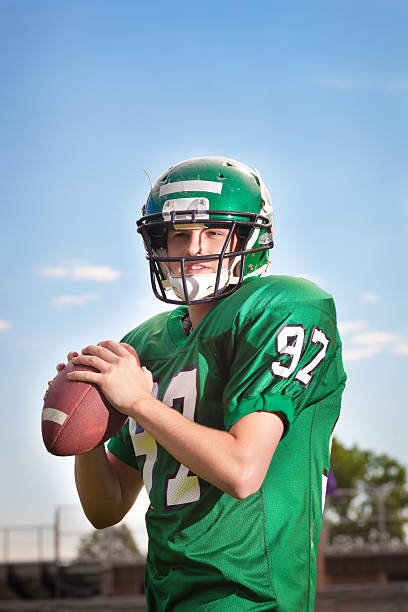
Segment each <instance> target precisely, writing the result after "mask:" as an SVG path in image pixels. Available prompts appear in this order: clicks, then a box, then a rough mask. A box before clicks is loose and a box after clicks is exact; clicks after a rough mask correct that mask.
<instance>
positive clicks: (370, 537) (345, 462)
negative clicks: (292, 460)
mask: <svg viewBox="0 0 408 612" xmlns="http://www.w3.org/2000/svg"><path fill="white" fill-rule="evenodd" d="M331 465H332V471H333V475H334V478H335V481H336V491H337V494H336V495H334V496H330V497H329V498H328V504H327V512H326V519H327V522H328V524H329V534H330V542H331V543H332V544H334V545H343V546H344V545H346V546H347V545H349V546H352V545H361V544H377V543H382V544H392V543H394V544H395V543H402V542H406V535H405V529H404V527H405V525H406V523H407V522H408V513H407V509H408V490H407V473H406V469H405V467H404V466H403V465H401V464H400V463H398V461H396V460H395V459H393V458H391V457H389V456H388V455H385V454H380V455H377V454H375V453H374V452H372V451H370V450H362V449H360V448H358V446H356V445H354V446H352V447H351V448H349V449H348V448H346V447H345V446H343V445H342V444H341V442H339V440H336V439H334V440H333V448H332V460H331ZM343 489H355V490H356V492H354V493H351V492H347V491H344V492H342V490H343Z"/></svg>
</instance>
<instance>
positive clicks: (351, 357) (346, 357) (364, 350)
mask: <svg viewBox="0 0 408 612" xmlns="http://www.w3.org/2000/svg"><path fill="white" fill-rule="evenodd" d="M379 352H380V349H379V348H378V347H375V346H362V347H361V348H355V349H347V348H346V349H343V361H344V363H348V362H349V361H359V360H360V359H367V357H372V356H373V355H375V354H376V353H379Z"/></svg>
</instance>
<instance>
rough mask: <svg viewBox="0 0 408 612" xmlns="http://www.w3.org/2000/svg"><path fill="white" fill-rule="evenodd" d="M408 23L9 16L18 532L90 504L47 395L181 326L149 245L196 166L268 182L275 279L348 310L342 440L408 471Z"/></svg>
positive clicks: (8, 502)
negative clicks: (167, 204)
mask: <svg viewBox="0 0 408 612" xmlns="http://www.w3.org/2000/svg"><path fill="white" fill-rule="evenodd" d="M407 25H408V3H407V2H406V1H405V0H370V1H368V0H367V1H364V0H353V1H348V0H342V2H336V3H330V4H328V3H327V2H323V1H314V0H312V1H311V2H301V1H300V0H294V1H293V2H290V3H282V2H277V1H274V0H272V1H269V2H266V1H259V0H255V1H254V2H252V3H247V2H242V1H236V2H228V1H224V2H219V1H217V2H215V1H214V0H209V1H206V2H205V3H204V2H196V3H194V4H192V3H191V2H184V1H182V2H178V3H166V2H152V3H151V5H150V6H148V5H147V3H137V2H130V1H127V0H122V1H119V2H114V1H107V0H98V1H96V0H95V1H91V0H88V1H85V2H83V1H81V2H79V1H71V2H51V1H50V2H47V1H45V0H37V2H35V3H34V2H28V1H26V0H20V1H19V2H14V1H11V0H2V2H1V4H0V83H1V89H2V91H1V96H0V130H1V139H0V164H1V177H2V180H1V182H0V203H1V210H2V223H1V243H0V249H1V259H0V262H1V264H0V265H1V279H2V283H1V305H0V342H1V345H2V351H1V355H0V361H1V367H0V371H1V375H2V391H3V406H4V408H3V428H2V431H3V436H2V444H1V454H2V463H3V470H2V473H3V476H2V478H3V480H2V489H3V492H4V491H7V494H6V495H5V499H4V501H3V503H2V507H1V509H0V525H3V526H4V525H9V524H24V523H25V524H28V523H39V522H40V523H41V522H50V521H51V520H52V513H53V509H54V506H56V505H58V504H70V503H75V502H76V494H75V489H74V485H73V477H72V460H71V459H59V458H54V457H52V456H51V455H48V454H47V453H46V451H45V449H44V448H43V446H42V441H41V432H40V412H41V407H42V395H43V392H44V389H45V387H46V382H47V380H48V379H49V378H50V377H52V375H53V371H54V367H55V364H56V363H57V362H58V361H60V360H61V359H62V358H63V357H64V355H65V354H66V353H67V352H68V350H70V349H78V348H79V349H80V348H81V347H82V346H84V345H86V344H88V343H90V342H97V341H99V340H101V339H106V338H115V339H118V338H120V337H121V336H122V335H123V334H124V333H125V332H126V331H128V330H129V329H130V328H132V327H134V326H135V325H136V324H137V323H139V322H141V321H142V320H143V319H144V318H146V317H147V316H149V315H150V314H152V313H154V312H158V311H160V310H162V305H161V303H160V302H158V301H157V300H156V301H155V300H154V298H153V297H152V295H151V290H150V284H149V280H148V274H147V266H146V263H145V261H144V251H143V247H142V245H141V241H140V238H139V237H138V236H137V234H136V231H135V221H136V219H137V218H138V217H139V215H140V209H141V205H142V204H143V203H144V201H145V199H146V197H147V193H148V188H149V183H148V180H147V178H146V176H145V174H144V173H143V169H146V170H147V171H148V172H149V174H150V175H151V176H152V178H155V177H156V176H157V175H158V174H159V173H161V172H162V171H163V170H164V169H165V168H167V167H168V166H169V165H170V164H172V163H174V162H177V161H180V160H182V159H186V158H188V157H192V156H195V155H227V156H229V157H233V158H235V159H238V160H240V161H243V162H245V163H247V164H249V165H251V166H255V167H257V168H258V169H259V170H260V172H261V174H262V177H263V179H264V181H265V182H266V184H267V185H268V187H269V189H270V192H271V195H272V199H273V203H274V209H275V219H276V247H275V249H274V250H273V252H272V268H271V273H276V274H295V275H302V276H307V277H308V278H311V279H312V280H314V281H315V282H317V283H318V284H319V285H321V286H322V287H323V288H324V289H326V290H328V291H329V292H331V293H332V294H333V295H334V297H335V300H336V304H337V310H338V318H339V321H340V328H341V330H342V336H343V343H344V349H345V366H346V369H347V372H348V375H349V382H348V388H347V390H346V392H345V396H344V404H343V414H342V418H341V420H340V422H339V424H338V428H337V435H338V436H339V438H340V439H341V440H342V441H343V442H344V443H345V444H347V445H350V444H352V443H354V442H357V443H359V444H360V445H361V446H362V447H365V448H371V449H373V450H375V451H377V452H386V453H389V454H391V455H393V456H395V457H396V458H397V459H399V460H400V461H402V462H403V463H404V464H405V465H408V451H407V445H406V431H407V427H408V415H407V410H406V408H405V399H404V397H405V394H404V386H405V385H404V379H405V372H406V368H407V364H408V324H407V319H406V303H407V283H406V259H407V258H406V253H405V243H406V240H407V210H408V207H407V195H408V179H407V176H408V174H407V165H408V164H407V162H408V159H407V157H408V154H407V147H406V140H407V127H408V125H407V124H408V104H407V102H408V42H407V36H406V30H407ZM5 466H7V468H6V469H4V468H5ZM27 504H29V508H30V512H29V513H27ZM141 514H142V512H141V511H138V512H136V513H134V515H133V518H132V519H131V520H132V521H133V522H134V523H135V524H139V523H140V522H141V521H142V519H141V518H140V517H141ZM136 515H137V516H136Z"/></svg>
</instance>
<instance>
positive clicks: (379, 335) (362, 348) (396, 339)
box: [343, 321, 408, 362]
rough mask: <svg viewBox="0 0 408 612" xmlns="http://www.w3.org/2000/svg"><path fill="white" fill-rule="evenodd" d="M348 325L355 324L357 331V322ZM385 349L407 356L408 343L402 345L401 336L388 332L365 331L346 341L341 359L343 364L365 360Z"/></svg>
mask: <svg viewBox="0 0 408 612" xmlns="http://www.w3.org/2000/svg"><path fill="white" fill-rule="evenodd" d="M349 323H351V324H353V323H355V324H356V325H355V327H356V331H357V323H359V322H358V321H350V322H349ZM360 323H362V322H360ZM351 327H352V325H351ZM350 342H351V345H350ZM353 345H354V346H353ZM389 345H392V346H389ZM385 347H387V351H388V352H390V351H391V352H392V353H394V354H398V355H408V343H404V341H403V342H402V343H401V336H399V335H397V334H393V333H390V332H382V331H367V332H364V333H359V334H355V335H354V336H352V337H351V338H350V339H347V343H346V344H345V346H344V349H343V359H344V361H345V362H348V361H358V360H360V359H367V358H368V357H372V356H373V355H376V354H378V353H380V352H381V351H382V350H383V349H384V348H385Z"/></svg>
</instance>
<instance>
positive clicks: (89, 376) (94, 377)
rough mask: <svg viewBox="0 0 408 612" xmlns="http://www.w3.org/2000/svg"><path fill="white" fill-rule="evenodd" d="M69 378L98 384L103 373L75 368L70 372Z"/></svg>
mask: <svg viewBox="0 0 408 612" xmlns="http://www.w3.org/2000/svg"><path fill="white" fill-rule="evenodd" d="M67 378H68V379H69V380H77V381H82V382H89V383H94V384H98V383H100V382H101V373H100V372H91V371H90V370H75V371H74V372H69V374H67Z"/></svg>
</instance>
